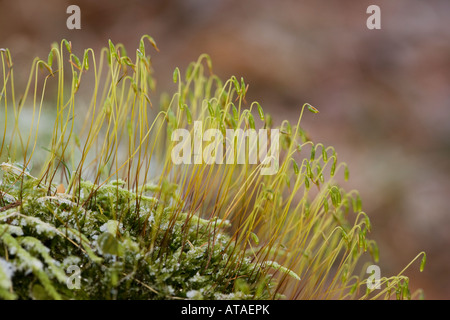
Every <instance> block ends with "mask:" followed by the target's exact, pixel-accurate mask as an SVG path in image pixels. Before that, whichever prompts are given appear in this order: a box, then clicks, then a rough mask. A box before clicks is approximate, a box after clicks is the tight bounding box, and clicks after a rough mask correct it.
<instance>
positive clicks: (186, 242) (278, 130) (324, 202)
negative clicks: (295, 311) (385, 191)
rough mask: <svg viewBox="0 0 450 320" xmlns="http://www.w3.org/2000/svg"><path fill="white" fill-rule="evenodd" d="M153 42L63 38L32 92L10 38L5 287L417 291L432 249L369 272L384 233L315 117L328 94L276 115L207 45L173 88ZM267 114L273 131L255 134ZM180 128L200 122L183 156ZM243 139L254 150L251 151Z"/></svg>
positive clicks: (90, 295)
mask: <svg viewBox="0 0 450 320" xmlns="http://www.w3.org/2000/svg"><path fill="white" fill-rule="evenodd" d="M147 41H148V42H149V43H150V44H151V45H152V46H153V47H154V48H156V49H157V47H156V44H155V42H154V40H153V38H151V37H149V36H143V37H142V38H141V41H140V43H139V48H138V49H137V50H136V55H135V57H134V58H133V57H132V56H131V55H128V54H127V51H126V50H125V48H124V46H123V45H121V44H116V45H115V44H113V43H112V42H111V41H110V42H109V46H108V48H103V49H102V50H100V54H99V55H96V54H94V51H93V50H92V49H86V50H85V51H84V54H83V56H82V58H78V57H77V56H76V55H75V54H74V53H73V52H72V45H71V43H70V42H69V41H67V40H63V41H61V43H60V44H57V43H54V44H53V45H52V47H51V50H50V53H49V55H48V58H47V59H46V60H42V59H39V58H36V59H35V60H34V63H33V64H32V69H31V73H30V78H29V81H28V82H27V85H26V88H25V91H24V92H23V94H22V95H20V98H19V95H18V93H17V92H16V89H15V88H16V87H15V86H14V81H13V80H14V71H15V70H16V68H13V62H12V58H11V54H10V52H9V50H7V49H1V48H0V57H1V63H0V70H1V72H0V74H2V77H0V88H1V90H0V91H1V92H2V94H1V95H0V112H2V116H4V119H5V121H4V123H5V128H4V130H3V136H0V163H1V162H3V164H2V165H1V170H0V173H1V177H0V179H1V182H0V191H1V194H0V296H1V298H7V299H10V298H30V297H31V298H37V299H43V298H52V299H60V298H61V299H122V298H123V299H170V298H174V299H175V298H177V299H178V298H181V299H184V298H190V299H200V298H204V299H233V298H239V299H243V298H248V299H263V298H271V299H272V298H279V297H287V298H290V299H378V298H385V299H390V298H391V297H396V298H398V299H404V298H410V297H414V293H413V294H410V293H409V287H408V286H409V279H408V278H407V277H406V276H404V275H403V273H404V271H405V270H406V269H407V268H408V267H409V266H410V265H411V264H412V263H413V262H414V261H415V260H417V259H418V258H419V257H420V256H423V260H422V261H423V262H422V264H421V270H422V269H423V264H424V263H425V255H424V253H420V254H419V255H417V256H416V258H414V259H413V260H412V261H411V263H409V264H408V265H407V267H406V268H405V269H404V270H402V271H401V272H400V273H399V274H398V275H396V276H391V277H384V276H383V277H382V278H381V279H379V280H380V287H379V289H373V287H371V286H370V285H369V284H370V283H371V281H372V278H370V277H369V275H368V274H367V272H366V270H367V267H368V266H370V265H372V264H374V263H378V248H377V245H376V243H375V241H373V240H371V239H369V237H368V236H369V233H370V230H371V224H370V220H369V217H368V215H367V214H366V213H365V212H363V211H362V202H361V199H360V197H359V195H358V192H357V191H356V190H351V191H346V190H344V189H343V188H342V187H341V186H339V184H338V181H339V180H340V178H336V177H337V176H338V175H339V176H340V175H341V172H342V171H344V174H343V178H344V179H345V180H348V178H349V171H348V168H347V165H346V164H345V163H342V162H339V161H338V155H337V152H336V150H335V149H334V148H333V147H325V146H324V145H322V144H321V143H318V144H314V143H313V142H312V141H311V140H310V139H309V138H308V137H307V135H306V134H305V132H304V130H303V129H302V128H301V126H300V124H301V121H302V117H303V114H304V111H305V110H306V111H308V110H309V112H312V113H313V114H317V113H318V110H317V109H316V108H314V107H313V106H311V105H310V104H308V103H305V104H304V105H303V107H302V108H301V110H300V115H299V118H298V120H297V122H296V124H295V123H291V122H290V121H287V120H285V121H283V122H282V123H281V125H280V126H278V127H275V126H274V124H273V121H272V117H271V116H270V114H268V113H266V112H264V110H263V108H262V106H261V105H260V104H259V103H258V102H256V101H255V102H252V103H248V102H247V101H246V94H247V90H248V84H246V83H245V81H244V79H242V78H241V79H240V80H238V79H237V78H236V77H234V76H233V77H231V78H230V79H228V80H227V81H225V82H223V81H222V80H221V79H220V78H219V77H217V76H216V75H215V74H214V73H213V71H212V63H211V60H210V58H209V56H208V55H205V54H204V55H201V56H200V57H199V59H198V60H197V61H196V62H192V63H191V64H189V66H188V67H187V69H186V72H185V74H182V72H181V71H180V69H178V68H176V69H175V71H174V73H173V82H174V84H175V86H176V90H175V92H174V93H173V94H172V95H169V94H161V96H160V99H159V103H157V102H156V99H155V98H154V96H153V90H154V86H155V80H154V79H153V72H152V63H151V62H152V60H151V57H150V55H148V54H147V53H146V46H145V43H146V42H147ZM47 86H54V88H56V86H57V90H55V91H52V90H47V88H48V87H47ZM52 92H54V94H55V95H54V96H53V97H51V96H50V95H51V93H52ZM80 96H81V97H82V98H81V99H80ZM86 97H88V98H89V97H91V98H90V100H86ZM152 100H153V102H152ZM86 101H90V102H89V103H85V102H86ZM47 108H48V109H47ZM24 110H30V111H32V112H29V113H30V115H29V116H31V118H30V117H28V119H30V120H31V123H28V124H26V126H27V127H28V128H27V127H25V128H26V130H25V129H23V128H24V123H23V122H24V121H22V120H23V119H22V117H21V115H22V114H23V112H24ZM47 110H51V112H46V111H47ZM41 116H42V118H47V120H48V119H50V118H51V117H54V119H53V120H54V121H53V127H52V126H51V125H44V124H43V123H48V122H46V121H43V120H42V118H41ZM80 117H81V119H80ZM83 119H84V120H83ZM11 127H12V128H11ZM43 127H44V130H42V128H43ZM257 128H258V130H259V128H264V129H263V130H264V132H265V133H264V135H263V136H265V135H266V134H267V139H266V140H265V141H266V142H263V140H260V139H258V142H255V140H254V139H253V140H252V138H251V136H253V137H259V133H261V131H259V132H257V131H256V130H257ZM179 129H181V130H179ZM210 129H212V131H210ZM229 129H230V130H232V131H233V132H243V130H246V132H247V133H248V134H249V135H248V137H247V138H245V141H248V142H245V141H244V140H241V141H240V142H239V143H238V142H236V144H234V143H230V144H229V145H228V143H227V142H226V141H225V140H222V143H220V141H221V139H219V138H218V137H220V136H222V137H223V138H227V139H228V142H232V141H234V140H235V138H234V137H230V138H228V137H227V134H226V133H227V131H228V130H229ZM247 130H248V131H247ZM41 131H46V132H45V133H44V134H42V132H41ZM50 131H51V132H50ZM177 132H178V133H180V132H182V133H183V135H182V136H186V137H193V139H192V140H190V139H188V138H186V140H184V138H183V143H182V145H183V149H182V152H181V153H182V154H183V159H182V161H181V162H180V161H179V160H180V154H178V157H175V158H176V160H174V158H173V152H174V151H176V150H178V151H180V150H181V149H180V148H179V147H180V145H181V143H180V141H179V140H177ZM202 132H203V133H204V136H203V138H202V137H201V136H202ZM207 132H209V133H211V132H215V133H217V135H216V134H214V135H213V136H215V138H214V144H213V143H212V141H211V140H208V138H207ZM26 133H28V136H26ZM243 136H245V135H243ZM269 136H270V139H269ZM48 137H50V139H46V138H48ZM178 138H180V137H178ZM210 138H212V137H210ZM198 140H200V141H201V140H203V144H202V143H200V144H199V145H197V147H196V141H197V142H198ZM237 140H239V139H237V138H236V141H237ZM252 141H253V142H252ZM268 141H270V142H268ZM191 142H193V143H191ZM216 142H217V143H216ZM208 143H209V144H208ZM191 144H193V150H194V152H191V151H192V149H190V148H188V147H189V146H190V145H191ZM222 144H223V145H224V148H221V146H222ZM269 145H270V146H269ZM184 146H186V147H187V148H186V152H185V149H184ZM211 147H213V148H212V149H214V150H215V151H214V154H215V155H214V156H215V159H216V161H213V162H206V161H196V160H195V159H196V158H197V156H199V155H203V158H205V154H206V155H207V156H206V158H209V159H210V158H211V157H210V156H211ZM265 147H266V149H270V156H268V157H265V156H264V155H263V153H264V152H263V153H262V152H261V150H263V149H264V148H265ZM238 148H239V150H240V151H243V150H245V151H246V152H247V151H248V153H249V154H248V155H245V157H243V158H246V159H247V158H248V161H238V159H236V158H238V157H239V156H238ZM241 148H242V149H241ZM196 149H197V150H196ZM256 149H258V155H259V160H260V162H258V161H256V163H255V161H250V158H251V157H250V150H253V155H255V153H256ZM43 150H44V151H45V152H44V151H43ZM188 150H189V151H188ZM219 150H222V151H223V152H222V153H221V152H220V151H219ZM272 150H273V152H272ZM263 151H264V150H263ZM175 153H176V152H175ZM189 153H193V157H192V158H194V161H193V162H192V161H189V160H192V158H191V159H189ZM228 154H230V155H231V154H232V155H233V157H231V158H235V159H234V160H235V161H230V162H229V161H228V160H229V159H228V157H227V155H228ZM264 154H265V153H264ZM43 155H46V157H43ZM185 155H186V156H187V157H186V161H184V156H185ZM208 156H209V157H208ZM44 158H45V160H43V159H44ZM200 158H202V157H200ZM203 160H205V159H203ZM231 160H233V159H231ZM241 160H243V159H241ZM267 160H269V161H267ZM243 162H244V163H243ZM267 164H271V168H273V169H274V170H273V172H272V171H271V173H270V174H267V172H266V173H263V169H266V166H267ZM29 167H33V169H32V171H29V170H28V169H27V168H29ZM264 171H266V170H264ZM35 177H36V178H35ZM113 179H115V180H113ZM77 272H81V281H80V283H79V286H78V283H77V281H76V280H77V279H78V278H77V275H78V273H77ZM69 287H71V288H72V289H69ZM73 287H74V288H73ZM77 287H79V288H80V289H75V288H77Z"/></svg>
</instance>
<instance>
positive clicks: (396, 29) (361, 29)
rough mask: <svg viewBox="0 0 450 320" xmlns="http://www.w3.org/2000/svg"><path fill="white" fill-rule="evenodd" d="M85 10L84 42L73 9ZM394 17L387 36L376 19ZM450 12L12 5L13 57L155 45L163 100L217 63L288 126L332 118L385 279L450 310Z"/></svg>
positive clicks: (189, 0) (400, 1)
mask: <svg viewBox="0 0 450 320" xmlns="http://www.w3.org/2000/svg"><path fill="white" fill-rule="evenodd" d="M70 4H76V5H78V6H80V8H81V26H82V29H81V30H68V29H67V28H66V19H67V18H68V16H69V15H68V14H66V8H67V6H68V5H70ZM370 4H377V5H379V6H380V7H381V21H382V22H381V23H382V29H381V30H368V29H367V28H366V19H367V18H368V16H369V15H368V14H366V9H367V7H368V6H369V5H370ZM449 16H450V1H448V0H429V1H426V2H425V1H420V0H397V1H387V0H385V1H365V0H364V1H363V0H360V1H354V0H341V1H333V0H326V1H325V0H314V1H313V0H310V1H293V0H292V1H263V0H245V1H238V0H170V1H162V0H154V1H144V0H131V1H126V0H120V1H111V0H109V1H107V0H96V1H87V0H85V1H70V2H69V1H61V0H46V1H43V0H8V1H4V0H3V1H0V47H8V48H10V50H11V51H12V54H13V59H14V61H15V66H16V73H18V72H19V71H18V70H17V69H19V70H20V72H22V73H24V74H25V75H26V76H28V72H29V67H30V65H31V61H32V58H34V57H35V56H40V57H42V58H46V56H47V54H48V51H49V49H50V44H51V43H52V42H54V41H58V42H59V41H60V40H61V39H62V38H67V39H68V40H71V41H72V44H73V47H74V50H75V52H82V50H83V49H84V48H86V47H92V48H94V49H97V48H100V47H103V46H106V45H107V40H108V39H111V40H112V41H113V42H114V43H117V42H122V43H124V44H125V45H126V47H127V48H128V49H129V52H131V51H132V50H134V49H135V48H137V45H138V41H139V39H140V37H141V36H142V35H143V34H149V35H151V36H153V37H154V38H155V40H156V42H157V44H158V46H159V48H160V50H161V51H160V53H156V52H154V53H153V54H152V57H153V63H154V68H155V74H156V78H157V80H158V88H159V90H174V89H175V88H174V86H173V84H171V78H172V72H173V70H174V68H175V67H176V66H179V67H180V68H181V70H185V68H186V66H187V64H188V63H189V62H190V61H192V60H196V59H197V58H198V56H199V55H200V54H201V53H208V54H209V55H210V56H211V58H212V60H213V66H214V71H215V73H216V74H218V75H219V76H221V77H222V78H225V77H229V76H231V75H236V76H237V77H238V78H239V77H241V76H242V77H244V78H245V79H246V82H248V83H250V90H249V93H248V96H247V97H248V100H249V101H251V100H258V101H259V102H260V103H261V105H262V106H263V107H264V109H265V110H266V111H269V112H270V113H271V114H272V115H273V116H274V118H275V121H276V123H277V124H279V123H280V122H281V121H282V120H283V119H284V118H288V119H290V120H294V119H296V118H297V117H298V115H299V111H300V106H301V105H302V104H303V103H305V102H309V103H311V104H312V105H314V106H315V107H317V108H318V109H319V110H320V114H318V115H314V116H313V115H311V114H308V115H307V116H305V118H304V120H303V123H302V125H303V126H304V128H305V129H306V130H307V131H308V133H309V134H310V136H311V138H312V139H313V140H314V141H315V142H322V143H324V144H325V145H333V146H335V147H336V150H337V151H338V153H339V157H340V160H341V161H346V162H347V163H348V164H349V167H350V172H351V178H350V182H349V183H347V185H346V187H347V188H355V189H359V190H360V192H361V195H362V198H363V202H364V210H365V211H366V212H367V213H368V214H369V216H370V217H371V220H372V223H373V231H372V235H371V236H372V238H374V239H376V240H377V242H378V244H379V246H380V253H381V255H380V259H381V262H380V266H381V272H382V275H393V274H396V273H398V272H399V271H400V270H401V269H402V268H403V267H404V266H405V265H406V264H407V263H408V262H409V261H410V260H411V259H412V258H414V257H415V255H416V254H417V253H419V252H420V251H422V250H424V251H426V252H427V255H428V260H427V266H426V269H425V271H424V272H423V273H419V271H418V269H419V263H420V262H419V261H418V262H417V263H415V264H414V265H413V266H412V267H411V268H410V270H409V271H408V272H407V273H406V274H407V275H408V276H410V277H411V278H412V280H411V287H412V289H415V288H419V287H420V288H423V289H424V290H425V297H426V298H428V299H433V298H434V299H449V298H450V267H449V264H450V255H449V247H450V232H449V227H450V216H449V213H450V201H449V194H450V193H449V191H450V179H449V178H450V170H449V169H450V162H449V155H450V123H449V121H450V23H449V22H448V21H449V20H448V17H449Z"/></svg>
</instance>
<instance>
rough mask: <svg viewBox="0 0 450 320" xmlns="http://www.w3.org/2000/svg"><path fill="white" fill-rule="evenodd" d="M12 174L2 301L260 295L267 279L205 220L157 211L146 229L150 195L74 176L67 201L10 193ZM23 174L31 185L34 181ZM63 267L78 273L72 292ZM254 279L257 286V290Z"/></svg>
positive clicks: (7, 177) (27, 191)
mask: <svg viewBox="0 0 450 320" xmlns="http://www.w3.org/2000/svg"><path fill="white" fill-rule="evenodd" d="M5 167H6V166H3V168H5ZM19 177H20V175H18V174H17V172H14V171H12V170H4V171H3V179H2V183H1V185H0V188H1V189H8V191H9V195H10V197H8V198H6V197H4V198H3V199H4V201H9V200H8V199H13V197H14V198H19V196H20V197H21V199H22V203H21V206H20V207H16V208H11V209H8V210H5V211H3V212H1V213H0V219H1V220H0V235H1V236H0V244H1V246H0V256H7V257H8V261H7V262H6V260H4V259H2V262H1V263H2V266H3V268H2V269H0V285H1V286H0V288H1V290H2V291H1V293H0V294H1V295H2V297H3V298H20V299H27V298H53V299H60V298H64V299H171V298H196V299H197V298H204V299H215V298H223V297H225V296H226V297H228V298H233V297H239V298H267V297H269V291H270V282H269V279H268V277H267V276H265V275H263V274H262V273H261V270H260V267H259V266H258V265H257V264H255V263H252V262H251V260H250V259H249V258H248V257H242V258H240V257H237V256H236V254H235V250H234V249H235V248H234V247H233V245H232V244H231V242H230V238H229V236H227V235H226V233H225V232H223V230H219V229H218V227H214V225H217V224H215V223H211V221H209V220H206V219H202V218H199V217H195V218H191V219H188V218H189V217H188V215H187V214H186V213H179V214H176V212H175V211H174V210H173V208H171V207H166V208H164V209H165V212H164V215H163V217H162V219H161V220H160V222H159V225H156V224H155V219H154V218H153V217H154V216H155V215H156V214H157V210H158V206H156V205H155V204H156V202H157V201H156V200H154V198H152V197H149V196H142V197H139V196H136V194H135V193H132V192H130V191H128V190H126V189H123V188H121V187H119V184H117V183H115V182H112V183H110V184H105V185H103V186H100V187H99V186H96V185H93V184H92V183H89V182H83V183H81V187H80V190H77V192H75V194H79V195H80V196H79V198H77V199H68V196H67V195H65V194H57V195H55V196H42V195H43V192H39V190H47V189H48V188H49V186H45V185H43V184H40V188H41V189H38V190H36V189H33V188H23V189H22V194H21V195H19V193H20V188H16V187H15V185H16V184H18V182H16V183H15V184H7V185H6V184H5V183H4V181H9V182H11V181H14V180H17V179H19ZM24 179H26V180H27V181H26V183H27V185H30V186H31V185H38V181H37V179H34V178H32V177H26V178H24ZM91 199H92V200H91ZM136 199H139V200H141V201H139V204H138V206H137V205H136ZM83 203H86V204H87V205H85V206H83V205H82V204H83ZM113 217H115V218H116V220H113ZM216 222H217V221H216ZM153 233H156V238H155V240H154V242H152V237H151V235H152V234H153ZM233 259H234V260H233ZM71 265H77V266H78V267H80V269H81V288H80V289H79V290H77V289H72V290H69V289H68V288H67V282H68V280H69V278H68V277H69V276H70V273H66V270H67V268H68V267H69V266H71ZM5 268H9V269H10V270H15V272H14V273H12V272H5V271H4V269H5ZM235 279H240V281H242V280H243V279H244V280H245V281H248V283H249V285H248V287H249V288H250V289H246V290H245V294H244V293H243V292H240V291H239V290H236V288H235V286H234V283H235ZM261 284H263V287H264V290H262V291H261V290H259V291H258V293H257V292H256V291H257V290H256V289H257V287H258V285H259V286H261ZM194 293H195V294H194Z"/></svg>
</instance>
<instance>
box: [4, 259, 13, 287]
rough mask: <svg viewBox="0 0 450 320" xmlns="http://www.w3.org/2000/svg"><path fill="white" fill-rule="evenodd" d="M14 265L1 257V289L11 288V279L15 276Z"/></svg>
mask: <svg viewBox="0 0 450 320" xmlns="http://www.w3.org/2000/svg"><path fill="white" fill-rule="evenodd" d="M14 272H15V268H14V265H12V264H11V263H9V262H8V261H6V260H5V259H3V258H1V257H0V288H4V289H7V288H9V287H11V285H12V284H11V278H12V276H13V275H14Z"/></svg>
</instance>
